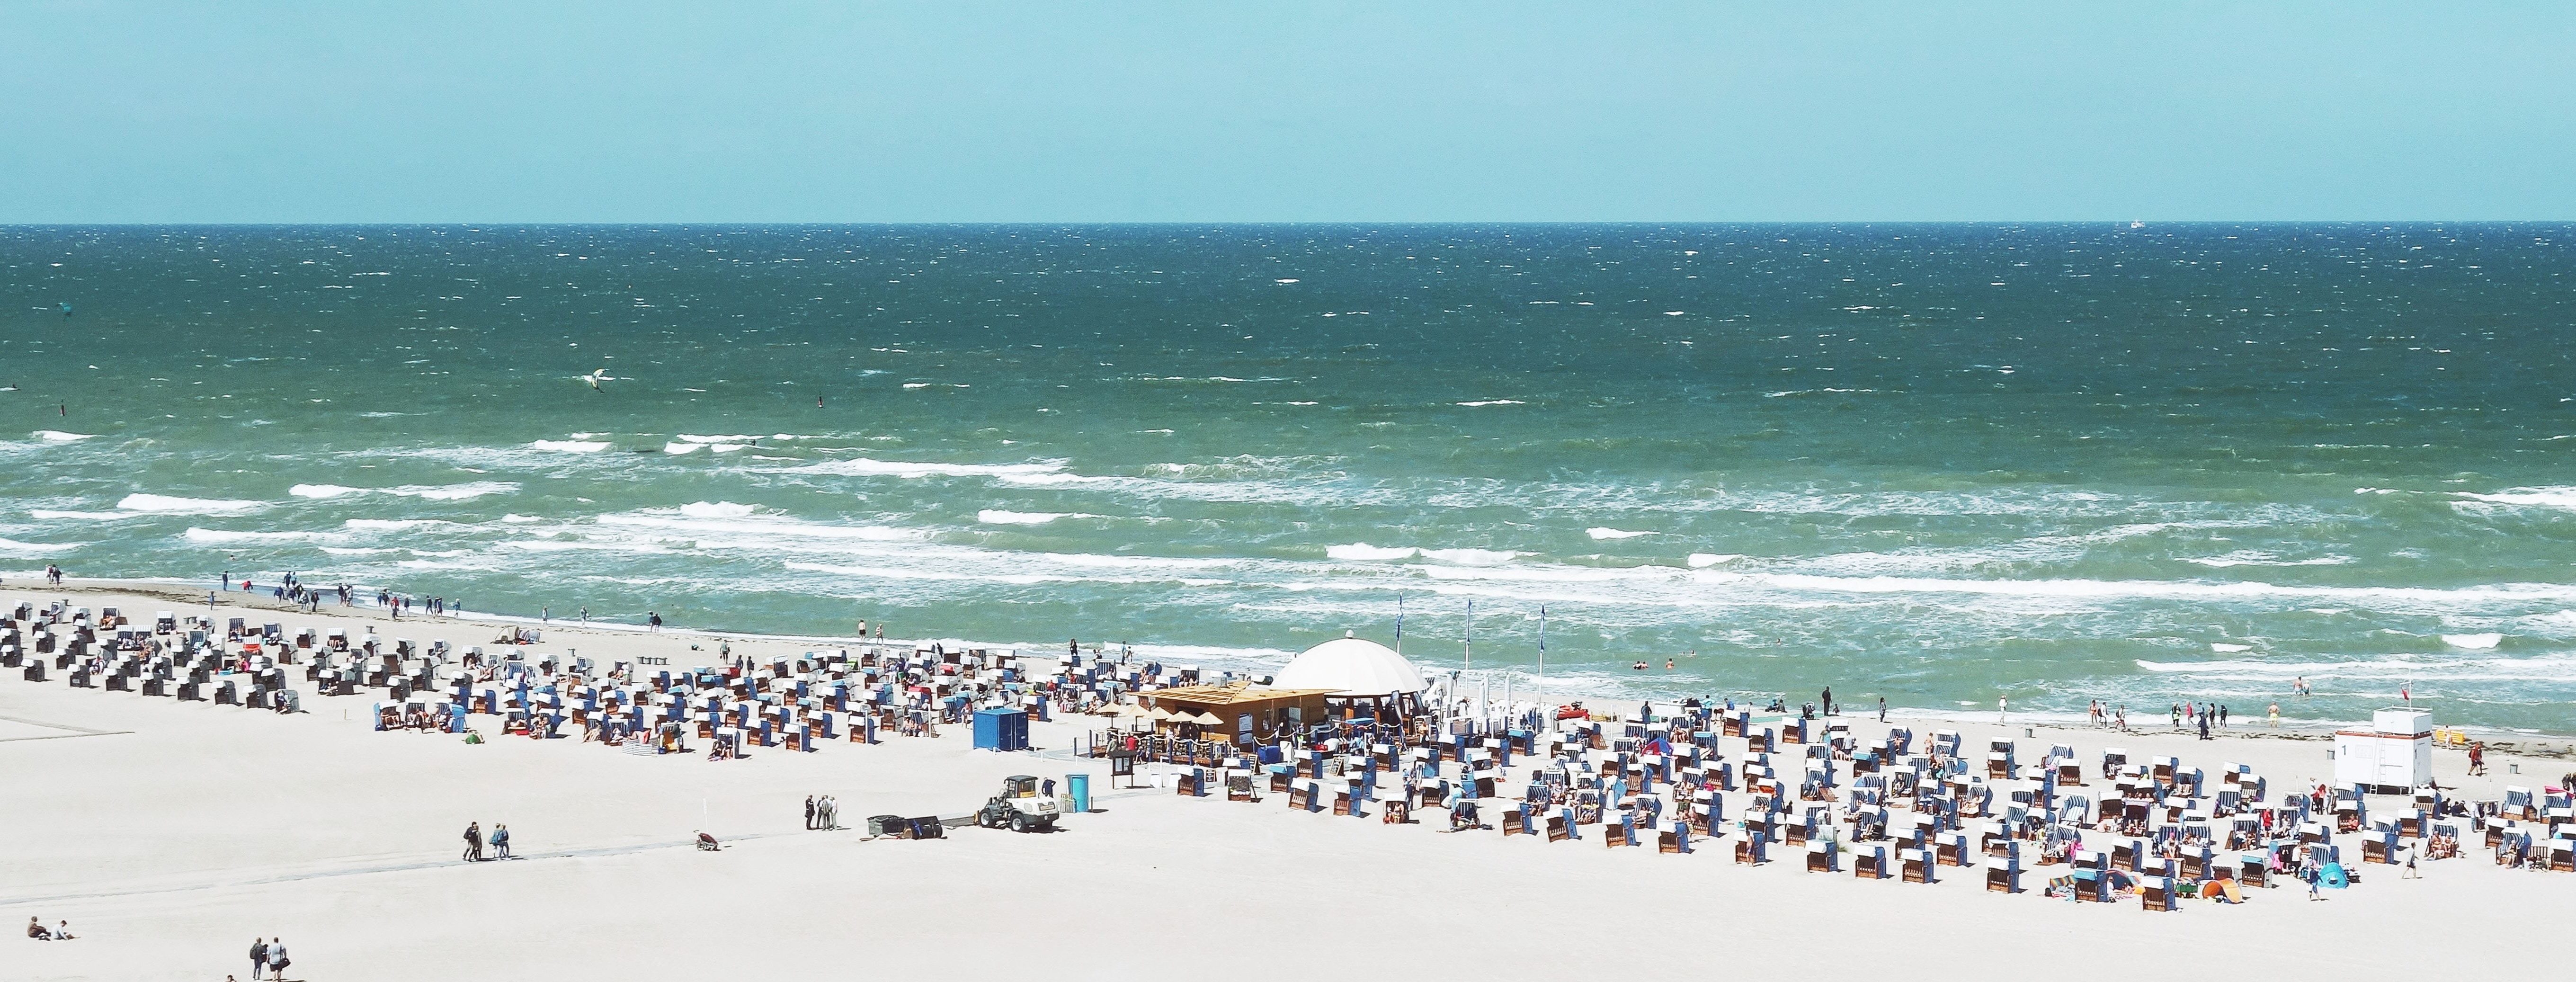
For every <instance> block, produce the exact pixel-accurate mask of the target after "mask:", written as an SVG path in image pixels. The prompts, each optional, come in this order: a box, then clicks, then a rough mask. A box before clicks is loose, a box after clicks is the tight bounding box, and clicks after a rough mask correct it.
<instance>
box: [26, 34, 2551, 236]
mask: <svg viewBox="0 0 2576 982" xmlns="http://www.w3.org/2000/svg"><path fill="white" fill-rule="evenodd" d="M0 50H5V52H6V54H5V56H0V92H5V93H7V94H6V95H5V96H0V223H230V222H253V223H256V222H296V223H303V222H332V223H339V222H347V223H357V222H531V223H539V222H657V223H658V222H1509V221H1536V222H1607V221H1644V222H1693V221H1748V222H1750V221H2127V220H2131V219H2143V220H2148V221H2186V220H2209V221H2294V220H2365V221H2470V220H2568V219H2576V180H2570V179H2568V175H2569V174H2570V173H2576V166H2571V164H2576V103H2571V102H2570V93H2576V17H2570V16H2568V11H2567V8H2566V7H2565V6H2564V5H2563V4H2550V3H2528V4H2505V3H2493V4H2491V3H2475V2H2444V3H2405V4H2398V3H2385V4H2383V3H2367V2H2344V3H2300V2H2288V0H2281V2H2266V3H2256V4H2247V3H2187V2H2175V3H2153V4H2115V3H2098V4H2096V3H2065V2H2047V3H2021V4H1999V3H1978V2H1972V0H1960V2H1946V3H1931V4H1891V3H1832V2H1817V3H1797V4H1778V3H1761V4H1751V3H1748V4H1733V3H1718V2H1700V3H1675V4H1657V3H1618V4H1602V3H1564V4H1517V3H1465V4H1452V3H1438V2H1407V3H1398V4H1388V3H1353V4H1335V3H1279V4H1266V3H1204V2H1202V3H1151V2H1132V3H1061V2H1047V3H974V2H955V0H940V2H923V3H915V4H868V3H812V4H806V3H784V2H779V3H760V2H739V3H717V4H711V3H702V2H692V3H662V2H655V0H622V2H607V3H578V2H518V3H489V4H480V3H473V2H465V0H456V2H418V3H399V2H379V3H359V2H315V3H302V4H295V3H266V2H258V0H232V2H226V3H221V4H208V3H173V4H144V3H112V2H70V0H9V2H6V3H0Z"/></svg>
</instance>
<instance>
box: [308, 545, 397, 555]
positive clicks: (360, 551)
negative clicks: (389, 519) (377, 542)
mask: <svg viewBox="0 0 2576 982" xmlns="http://www.w3.org/2000/svg"><path fill="white" fill-rule="evenodd" d="M322 551H323V552H327V553H330V554H331V555H334V556H378V555H383V554H385V553H388V552H400V551H401V550H399V549H390V548H385V547H381V546H377V547H367V546H323V547H322Z"/></svg>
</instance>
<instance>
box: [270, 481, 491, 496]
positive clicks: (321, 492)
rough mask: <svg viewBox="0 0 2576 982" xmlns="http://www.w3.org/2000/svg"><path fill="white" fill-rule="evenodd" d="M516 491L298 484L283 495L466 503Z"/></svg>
mask: <svg viewBox="0 0 2576 982" xmlns="http://www.w3.org/2000/svg"><path fill="white" fill-rule="evenodd" d="M517 490H519V484H518V482H516V481H473V482H469V483H466V484H409V485H404V486H402V487H395V488H353V487H348V486H346V485H339V484H298V485H296V486H294V487H291V488H288V489H286V493H288V494H291V495H294V496H296V497H298V498H325V499H327V498H345V497H348V496H350V495H353V494H390V495H394V496H396V497H402V498H421V499H424V500H428V501H470V500H473V499H475V498H480V497H483V496H485V495H493V494H509V493H512V492H515V491H517Z"/></svg>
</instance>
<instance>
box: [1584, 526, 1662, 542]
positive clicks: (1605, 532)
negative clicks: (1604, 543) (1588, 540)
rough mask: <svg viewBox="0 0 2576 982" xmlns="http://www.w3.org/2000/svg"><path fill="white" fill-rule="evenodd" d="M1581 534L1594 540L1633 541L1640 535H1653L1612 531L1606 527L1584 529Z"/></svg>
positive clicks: (1650, 533)
mask: <svg viewBox="0 0 2576 982" xmlns="http://www.w3.org/2000/svg"><path fill="white" fill-rule="evenodd" d="M1583 534H1585V535H1589V536H1591V537H1593V538H1595V539H1633V538H1636V537H1638V536H1641V535H1653V534H1655V533H1653V532H1631V531H1628V530H1626V529H1614V528H1609V527H1607V526H1598V525H1596V526H1593V527H1592V528H1588V529H1584V530H1583Z"/></svg>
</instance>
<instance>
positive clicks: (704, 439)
mask: <svg viewBox="0 0 2576 982" xmlns="http://www.w3.org/2000/svg"><path fill="white" fill-rule="evenodd" d="M677 439H678V440H679V441H680V442H682V443H752V442H755V441H757V440H759V439H760V438H759V437H756V436H752V435H751V434H748V433H737V434H734V435H732V436H698V435H695V434H691V433H682V434H679V435H678V437H677ZM791 439H792V438H791Z"/></svg>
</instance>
